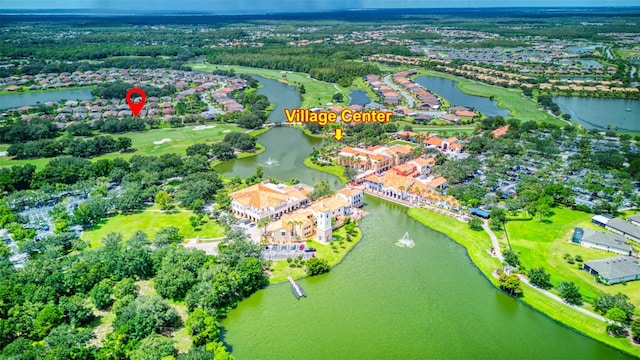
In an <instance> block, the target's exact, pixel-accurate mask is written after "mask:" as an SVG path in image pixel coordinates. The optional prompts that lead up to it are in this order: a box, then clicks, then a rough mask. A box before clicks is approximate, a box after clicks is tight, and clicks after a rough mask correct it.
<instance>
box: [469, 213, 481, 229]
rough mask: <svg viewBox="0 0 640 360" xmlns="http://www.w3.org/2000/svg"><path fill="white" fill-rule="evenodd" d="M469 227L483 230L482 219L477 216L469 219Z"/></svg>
mask: <svg viewBox="0 0 640 360" xmlns="http://www.w3.org/2000/svg"><path fill="white" fill-rule="evenodd" d="M469 229H471V230H475V231H481V230H482V220H480V219H479V218H477V217H475V216H474V217H472V218H471V220H469Z"/></svg>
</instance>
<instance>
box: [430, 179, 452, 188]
mask: <svg viewBox="0 0 640 360" xmlns="http://www.w3.org/2000/svg"><path fill="white" fill-rule="evenodd" d="M446 183H447V179H445V178H443V177H442V176H440V177H437V178H435V179H433V180H431V181H429V183H428V184H427V186H431V187H433V188H437V187H438V186H440V185H442V184H446Z"/></svg>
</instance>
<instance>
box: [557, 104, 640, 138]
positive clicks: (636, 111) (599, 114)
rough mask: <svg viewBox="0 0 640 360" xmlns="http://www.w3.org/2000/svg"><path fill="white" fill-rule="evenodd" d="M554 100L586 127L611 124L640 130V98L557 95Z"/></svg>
mask: <svg viewBox="0 0 640 360" xmlns="http://www.w3.org/2000/svg"><path fill="white" fill-rule="evenodd" d="M553 101H554V102H555V103H556V104H558V106H559V107H560V110H562V112H563V113H565V114H569V115H571V120H573V121H576V122H578V123H580V124H582V125H583V126H584V127H585V129H598V130H606V129H607V126H609V125H610V126H611V128H612V129H614V128H615V127H618V129H619V130H624V131H640V100H632V99H600V98H584V97H567V96H556V97H554V98H553Z"/></svg>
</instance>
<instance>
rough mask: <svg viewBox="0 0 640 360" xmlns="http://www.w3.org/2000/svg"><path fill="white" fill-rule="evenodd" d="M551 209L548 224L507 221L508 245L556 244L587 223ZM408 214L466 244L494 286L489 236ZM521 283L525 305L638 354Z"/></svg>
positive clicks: (420, 213) (584, 217)
mask: <svg viewBox="0 0 640 360" xmlns="http://www.w3.org/2000/svg"><path fill="white" fill-rule="evenodd" d="M555 210H556V211H555V212H556V214H555V215H554V216H552V217H551V221H552V222H551V223H538V222H537V221H536V220H533V222H535V224H532V223H531V222H524V221H518V222H515V221H514V222H509V223H507V231H508V232H509V237H510V239H511V244H512V245H513V246H514V248H515V249H516V250H519V251H521V249H524V248H521V247H520V246H521V244H522V243H523V241H525V240H522V238H536V239H538V240H537V242H538V243H539V244H542V245H543V246H544V245H547V246H548V245H550V244H556V243H558V241H556V240H554V239H556V238H557V237H558V235H559V234H565V233H567V234H568V232H569V228H571V229H573V226H575V224H578V225H580V226H582V225H585V226H586V225H587V224H588V223H589V219H590V215H589V214H584V213H580V212H577V211H573V210H567V209H555ZM408 213H409V216H411V217H412V218H414V219H416V220H418V221H420V222H421V223H422V224H424V225H425V226H428V227H430V228H432V229H434V230H437V231H440V232H442V233H444V234H445V235H447V236H449V237H450V238H452V239H453V240H455V241H456V242H458V243H460V244H462V245H463V246H464V247H466V248H467V251H468V253H469V256H470V257H471V259H472V261H473V262H474V264H476V266H478V268H479V269H480V270H481V271H482V272H483V273H484V274H485V276H487V278H488V279H489V280H490V281H491V282H492V283H494V284H495V285H497V279H495V278H494V277H493V276H491V272H492V271H493V270H494V269H496V268H498V267H499V266H500V264H499V263H498V260H497V259H495V258H493V257H491V256H489V254H488V253H487V252H486V249H488V248H489V247H491V240H490V239H489V236H488V235H487V234H486V233H485V232H475V231H473V230H471V229H469V228H468V226H467V225H466V224H463V223H461V222H459V221H457V220H454V219H452V218H449V217H446V216H444V215H440V214H436V213H433V212H431V211H428V210H425V209H409V211H408ZM536 225H540V226H536ZM542 225H544V226H542ZM565 230H566V231H565ZM567 245H571V244H567ZM572 250H573V251H572V252H571V253H572V254H577V253H580V254H584V255H583V257H585V256H586V252H585V253H582V252H579V251H581V250H582V247H579V246H577V248H576V247H573V248H572ZM584 250H589V249H584ZM557 251H559V249H557ZM593 251H597V250H593ZM598 253H600V255H602V254H605V256H606V254H607V253H603V252H601V251H598ZM562 254H564V253H562ZM562 254H560V255H559V258H560V260H561V261H562ZM529 257H530V256H529V255H528V254H524V252H523V253H522V254H521V260H522V261H523V263H524V264H525V265H526V266H527V268H531V267H535V266H542V265H533V264H529V263H528V262H527V261H530V260H527V259H528V258H529ZM600 257H603V256H600ZM585 259H588V258H586V257H585ZM544 266H545V267H547V270H549V268H548V266H546V265H544ZM572 270H576V271H575V272H576V273H582V274H585V275H588V274H587V273H586V272H584V271H578V270H577V269H571V270H570V271H569V272H572V273H573V272H574V271H572ZM565 272H567V270H566V269H565ZM555 275H556V276H558V274H555ZM551 276H552V282H554V283H555V282H557V278H556V279H554V274H553V273H552V275H551ZM572 280H574V281H575V279H572ZM576 283H577V281H576ZM591 283H594V284H595V282H594V281H593V279H591ZM635 283H638V285H640V282H638V281H636V282H635ZM632 284H633V285H632ZM578 285H579V286H580V287H581V288H582V284H578ZM523 286H524V296H523V297H522V298H521V300H522V301H523V302H525V303H527V304H529V305H530V306H532V307H533V308H535V309H537V310H539V311H541V312H542V313H544V314H546V315H547V316H549V317H551V318H552V319H555V320H557V321H559V322H561V323H563V324H565V325H567V326H570V327H572V328H574V329H577V330H578V331H580V332H582V333H584V334H586V335H588V336H590V337H592V338H594V339H596V340H599V341H602V342H604V343H606V344H608V345H610V346H613V347H615V348H617V349H620V350H623V351H626V352H629V353H631V354H634V355H636V356H638V355H640V347H638V346H633V345H631V344H630V342H629V339H627V338H622V339H618V338H613V337H611V336H608V335H606V332H605V328H606V324H604V323H603V322H601V321H599V320H596V319H594V318H591V317H589V316H587V315H584V314H582V313H580V312H578V311H575V310H574V309H572V308H571V307H569V306H565V305H560V304H558V302H557V301H555V300H553V299H551V298H549V297H547V296H545V295H543V294H542V293H540V292H539V291H537V290H536V289H533V288H531V287H530V286H528V285H523ZM623 286H624V285H620V286H619V287H618V289H615V290H614V289H609V290H611V291H610V292H613V293H615V292H617V291H621V292H622V290H621V289H620V288H621V287H623ZM632 286H636V285H635V284H634V283H629V284H628V285H626V287H627V288H628V289H625V290H629V291H625V293H626V294H627V295H628V296H629V297H630V298H631V299H632V301H633V299H637V297H638V295H637V294H640V286H639V287H635V288H633V287H632ZM603 287H604V286H603ZM614 287H615V286H614ZM632 292H634V293H635V294H632ZM583 294H584V291H583ZM634 303H635V304H636V305H638V303H637V301H634ZM585 307H586V308H588V309H589V310H593V309H592V308H591V307H590V306H585Z"/></svg>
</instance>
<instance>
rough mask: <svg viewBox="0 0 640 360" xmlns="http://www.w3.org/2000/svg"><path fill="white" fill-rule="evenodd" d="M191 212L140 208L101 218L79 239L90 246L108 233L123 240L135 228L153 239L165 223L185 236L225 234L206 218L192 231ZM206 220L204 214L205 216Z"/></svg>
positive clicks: (134, 230) (207, 236)
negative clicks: (131, 211)
mask: <svg viewBox="0 0 640 360" xmlns="http://www.w3.org/2000/svg"><path fill="white" fill-rule="evenodd" d="M192 215H193V212H191V211H181V212H171V213H162V212H157V211H140V212H135V213H131V214H119V215H114V216H111V217H109V218H106V219H104V220H103V221H102V222H101V223H100V224H98V225H94V226H93V227H91V228H89V229H87V230H85V231H84V232H83V233H82V239H83V240H85V241H88V242H89V244H90V245H91V248H95V247H98V246H100V244H101V243H102V239H103V238H104V237H105V236H107V235H108V234H109V233H112V232H117V233H120V234H122V236H123V238H124V239H125V240H126V239H128V238H130V237H131V236H132V235H133V234H134V233H135V232H136V231H138V230H142V231H144V232H145V233H147V235H148V236H149V238H152V237H153V236H154V235H155V234H156V233H157V232H158V230H160V229H161V228H163V227H166V226H175V227H177V228H178V229H180V235H182V236H183V237H184V238H185V239H189V238H195V237H203V238H217V237H221V236H223V235H224V230H223V228H222V227H221V226H220V225H219V224H218V223H216V222H215V221H213V220H208V221H207V222H206V223H205V224H204V225H201V226H200V227H199V229H198V230H194V229H193V228H192V227H191V224H190V222H189V217H190V216H192ZM205 219H206V217H205Z"/></svg>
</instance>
